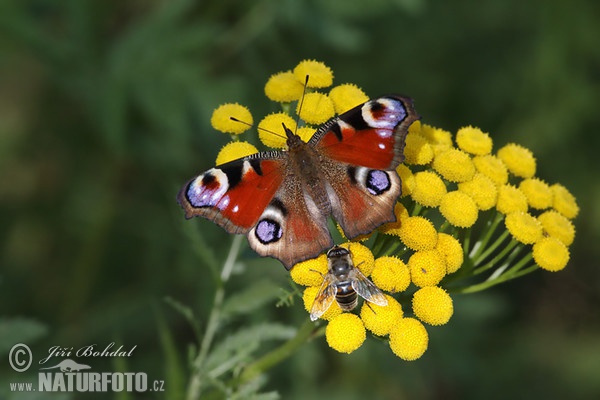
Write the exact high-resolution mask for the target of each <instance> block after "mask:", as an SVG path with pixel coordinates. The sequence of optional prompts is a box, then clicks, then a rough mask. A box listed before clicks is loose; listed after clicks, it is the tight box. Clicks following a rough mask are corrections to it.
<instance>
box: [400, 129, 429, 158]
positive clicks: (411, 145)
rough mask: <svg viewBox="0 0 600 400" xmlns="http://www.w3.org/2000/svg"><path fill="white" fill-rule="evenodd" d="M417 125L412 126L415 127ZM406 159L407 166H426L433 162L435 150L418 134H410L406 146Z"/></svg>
mask: <svg viewBox="0 0 600 400" xmlns="http://www.w3.org/2000/svg"><path fill="white" fill-rule="evenodd" d="M414 125H415V124H412V126H414ZM404 157H405V161H404V162H405V163H406V164H413V165H425V164H429V163H430V162H431V160H433V149H432V148H431V145H430V144H429V143H428V142H427V140H426V139H425V138H424V137H423V136H421V135H419V134H417V133H412V132H410V130H409V132H408V135H406V144H405V146H404Z"/></svg>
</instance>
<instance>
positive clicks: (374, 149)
mask: <svg viewBox="0 0 600 400" xmlns="http://www.w3.org/2000/svg"><path fill="white" fill-rule="evenodd" d="M418 118H419V117H418V115H417V113H416V112H415V110H414V108H413V104H412V100H411V99H409V98H406V97H401V96H385V97H380V98H377V99H373V100H370V101H367V102H366V103H364V104H362V105H359V106H357V107H355V108H353V109H351V110H349V111H347V112H345V113H343V114H341V115H339V116H337V117H335V118H332V119H331V120H329V121H327V122H326V123H325V124H323V125H321V126H320V127H319V128H318V129H317V131H316V133H315V134H314V135H313V137H312V138H311V139H310V140H309V141H308V143H305V142H303V141H302V140H301V139H300V137H299V136H297V135H296V134H294V132H292V131H291V130H290V129H288V128H286V127H285V126H284V130H285V134H286V137H287V147H288V150H287V151H266V152H260V153H256V154H252V155H250V156H247V157H243V158H240V159H238V160H234V161H231V162H228V163H226V164H222V165H219V166H217V167H214V168H211V169H209V170H208V171H206V172H204V173H202V174H200V175H198V176H196V177H195V178H193V179H191V180H190V181H189V182H188V183H187V184H186V185H185V186H184V187H183V188H182V189H181V190H180V191H179V194H178V196H177V199H178V201H179V204H180V205H181V207H182V208H183V209H184V210H185V216H186V218H191V217H195V216H198V215H200V216H202V217H204V218H207V219H210V220H211V221H213V222H215V223H216V224H217V225H219V226H221V227H222V228H223V229H225V230H226V231H227V232H229V233H233V234H242V233H243V234H246V235H247V237H248V241H249V243H250V247H252V249H254V251H256V252H257V253H258V254H260V255H261V256H269V257H274V258H277V259H278V260H280V261H281V262H282V263H283V265H284V266H285V267H286V269H288V270H289V269H291V268H292V266H294V264H296V263H298V262H300V261H303V260H306V259H309V258H313V257H316V256H317V255H318V254H319V253H321V252H322V251H323V250H325V249H327V248H329V247H331V246H332V245H333V239H332V238H331V235H330V233H329V230H328V228H327V219H328V217H329V216H333V218H334V219H335V220H336V221H337V223H338V224H339V225H340V227H341V228H342V230H343V231H344V234H345V235H346V237H348V238H350V239H352V238H354V237H356V236H358V235H361V234H366V233H369V232H371V231H372V230H373V229H375V228H377V227H378V226H380V225H381V224H384V223H386V222H392V221H395V216H394V205H395V203H396V199H397V198H398V197H399V196H400V193H401V190H402V184H401V181H400V177H399V176H398V174H397V172H396V167H397V166H398V164H400V163H401V162H402V161H403V159H404V143H405V139H406V134H407V132H408V127H409V126H410V125H411V124H412V123H413V122H414V121H416V120H417V119H418Z"/></svg>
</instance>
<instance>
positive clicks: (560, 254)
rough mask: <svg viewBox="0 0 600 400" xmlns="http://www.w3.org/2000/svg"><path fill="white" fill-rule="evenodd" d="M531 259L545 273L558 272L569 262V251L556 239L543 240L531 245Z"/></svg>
mask: <svg viewBox="0 0 600 400" xmlns="http://www.w3.org/2000/svg"><path fill="white" fill-rule="evenodd" d="M533 259H534V260H535V263H536V264H537V265H539V266H540V268H543V269H545V270H546V271H551V272H556V271H560V270H561V269H563V268H564V267H565V266H566V265H567V263H568V262H569V249H568V248H567V246H565V245H564V243H563V242H561V241H560V240H558V239H555V238H553V237H547V238H543V239H541V240H540V241H539V242H537V243H536V244H534V245H533Z"/></svg>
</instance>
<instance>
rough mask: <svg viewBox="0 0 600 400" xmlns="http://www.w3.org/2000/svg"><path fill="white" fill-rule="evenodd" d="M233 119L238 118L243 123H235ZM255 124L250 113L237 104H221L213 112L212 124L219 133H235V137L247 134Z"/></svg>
mask: <svg viewBox="0 0 600 400" xmlns="http://www.w3.org/2000/svg"><path fill="white" fill-rule="evenodd" d="M231 117H233V118H237V119H238V120H239V121H242V122H238V121H233V120H232V119H231ZM253 123H254V121H253V120H252V114H250V111H249V110H248V109H247V108H246V107H244V106H242V105H239V104H237V103H227V104H221V105H220V106H219V107H217V108H216V109H215V110H214V111H213V113H212V117H211V118H210V124H211V125H212V127H213V128H215V129H216V130H218V131H219V132H223V133H233V134H235V135H239V134H240V133H243V132H246V131H247V130H248V129H250V127H251V126H252V124H253Z"/></svg>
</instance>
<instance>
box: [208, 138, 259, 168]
mask: <svg viewBox="0 0 600 400" xmlns="http://www.w3.org/2000/svg"><path fill="white" fill-rule="evenodd" d="M254 153H258V149H257V148H256V147H254V146H253V145H251V144H250V143H248V142H229V143H227V144H226V145H225V146H223V148H221V150H220V151H219V154H217V160H216V162H215V164H216V165H221V164H225V163H228V162H229V161H233V160H237V159H238V158H242V157H246V156H249V155H250V154H254Z"/></svg>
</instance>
